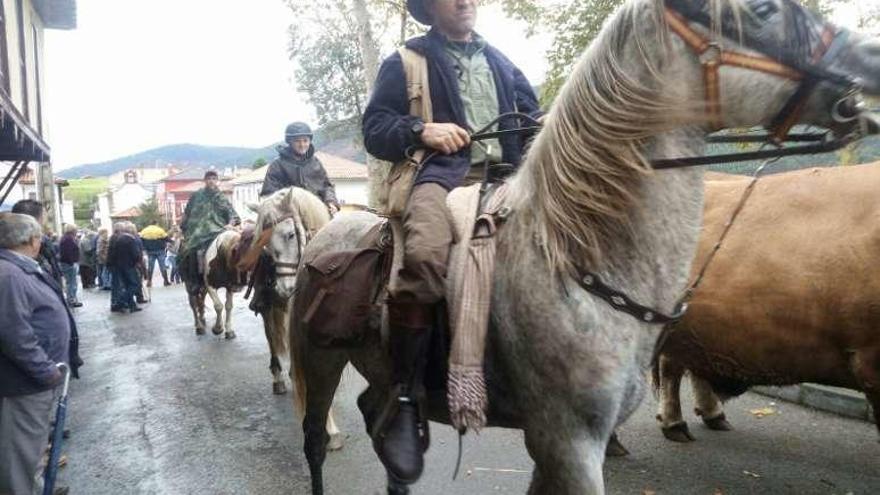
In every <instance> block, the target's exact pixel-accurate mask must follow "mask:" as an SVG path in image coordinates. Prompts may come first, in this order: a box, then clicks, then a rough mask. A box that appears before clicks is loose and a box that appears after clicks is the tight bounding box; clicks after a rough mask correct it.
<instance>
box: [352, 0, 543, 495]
mask: <svg viewBox="0 0 880 495" xmlns="http://www.w3.org/2000/svg"><path fill="white" fill-rule="evenodd" d="M407 7H408V9H409V11H410V13H411V14H412V16H413V17H414V18H415V19H416V20H418V21H419V22H422V23H424V24H427V25H430V26H431V30H430V31H429V32H428V33H427V34H426V35H425V36H420V37H417V38H413V39H411V40H409V41H407V42H406V46H407V48H409V49H411V50H414V51H416V52H417V53H419V54H421V55H423V56H424V57H425V58H426V59H427V65H428V82H429V86H430V97H431V104H432V108H433V114H434V121H433V122H423V121H422V120H420V119H419V118H417V117H414V116H411V115H409V101H408V97H407V89H406V75H405V73H404V69H403V63H402V60H401V57H400V54H399V53H395V54H393V55H392V56H390V57H388V58H387V59H386V60H385V61H384V62H383V63H382V66H381V68H380V69H379V74H378V77H377V80H376V83H375V84H374V86H373V87H374V88H375V89H374V92H373V94H372V96H371V98H370V102H369V104H368V106H367V109H366V111H365V113H364V120H363V132H364V144H365V146H366V148H367V151H369V152H370V153H371V154H372V155H374V156H376V157H378V158H380V159H383V160H387V161H391V162H398V161H400V160H402V159H403V158H404V157H405V152H406V150H407V149H408V148H410V147H413V146H419V147H424V148H428V149H429V150H432V151H436V152H437V154H436V155H435V156H433V157H432V158H431V159H430V160H428V161H427V162H426V163H424V164H423V165H422V167H421V169H420V172H419V175H418V176H417V178H416V180H415V185H414V187H413V190H412V193H411V195H410V199H409V202H408V204H407V208H406V211H405V212H404V218H403V222H404V231H405V232H406V240H405V249H404V262H403V268H402V269H401V270H400V272H399V273H398V277H399V279H398V282H399V285H398V288H397V290H396V291H395V293H393V294H391V297H390V300H389V302H388V309H389V315H390V325H391V334H390V349H391V358H392V360H393V362H394V370H393V376H392V379H393V383H394V384H395V387H394V388H393V393H392V394H393V396H394V397H392V398H390V399H391V400H392V401H393V402H391V403H390V407H389V408H388V409H387V410H389V411H392V412H391V413H389V414H383V417H384V418H387V419H385V420H384V421H382V424H379V425H374V428H373V430H372V431H373V434H374V438H373V440H374V447H375V448H376V452H377V454H378V455H379V458H380V459H381V460H382V462H383V464H384V465H385V467H386V468H387V469H388V471H389V472H390V473H391V475H392V476H394V477H395V478H396V479H397V480H398V481H400V482H402V483H413V482H415V481H416V480H417V479H418V478H419V476H420V475H421V472H422V469H423V466H424V459H423V454H424V448H423V445H426V444H427V442H424V441H423V440H424V439H425V438H426V436H427V427H428V424H427V420H426V418H424V417H422V416H421V414H420V412H419V410H420V409H419V407H418V404H417V403H416V402H417V401H418V396H419V395H420V388H421V381H422V376H423V374H424V367H425V362H426V361H427V359H426V355H427V350H428V343H429V340H430V330H431V322H432V321H433V318H434V313H435V310H436V309H435V308H436V305H437V303H438V302H440V301H441V300H442V299H443V296H444V291H445V289H444V281H445V278H446V263H447V259H448V256H449V246H450V244H451V243H452V228H451V226H450V224H449V221H448V220H447V218H446V205H445V201H446V195H447V194H448V192H449V191H450V190H451V189H453V188H455V187H458V186H460V185H463V184H464V183H465V181H466V180H468V179H469V178H476V177H480V176H481V175H482V172H483V170H482V168H480V165H482V164H483V163H485V162H487V161H488V162H489V163H510V164H513V165H518V164H519V162H520V161H521V159H522V155H523V148H524V145H525V139H526V137H525V136H522V135H519V134H508V135H505V136H503V137H501V138H499V139H497V140H494V141H489V142H483V143H480V144H478V145H474V146H470V144H471V143H470V133H471V132H476V131H478V130H480V129H482V128H483V127H485V126H486V125H488V124H490V123H491V122H492V121H493V120H494V119H495V118H497V117H498V116H499V115H501V114H504V113H507V112H513V111H517V112H521V113H527V114H530V115H532V116H535V117H537V116H539V115H540V109H539V106H538V101H537V98H536V97H535V94H534V91H533V90H532V87H531V85H530V84H529V82H528V81H527V80H526V78H525V76H524V75H523V73H522V72H521V71H520V70H519V69H518V68H516V66H514V65H513V63H512V62H511V61H510V60H508V59H507V57H505V56H504V55H503V54H502V53H501V52H500V51H498V50H497V49H496V48H494V47H493V46H491V45H489V44H488V43H487V42H486V41H485V40H484V39H483V38H482V37H480V36H479V35H478V34H477V33H475V32H474V30H473V29H474V23H475V21H476V9H477V5H476V1H475V0H408V2H407ZM519 126H520V122H519V120H518V119H517V118H513V117H511V118H504V119H501V121H500V122H499V124H498V128H499V129H502V130H503V129H511V128H515V127H519Z"/></svg>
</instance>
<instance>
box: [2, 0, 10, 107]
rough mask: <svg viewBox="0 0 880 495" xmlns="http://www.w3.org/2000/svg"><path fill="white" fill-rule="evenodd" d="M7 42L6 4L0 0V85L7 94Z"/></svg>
mask: <svg viewBox="0 0 880 495" xmlns="http://www.w3.org/2000/svg"><path fill="white" fill-rule="evenodd" d="M8 45H9V43H8V42H7V41H6V6H5V5H4V3H3V0H0V85H2V88H3V89H4V90H5V91H6V94H7V95H8V94H9V46H8Z"/></svg>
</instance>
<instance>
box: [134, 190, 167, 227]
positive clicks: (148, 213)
mask: <svg viewBox="0 0 880 495" xmlns="http://www.w3.org/2000/svg"><path fill="white" fill-rule="evenodd" d="M138 210H140V212H141V214H140V216H139V217H137V218H136V219H135V220H134V224H135V225H136V226H137V229H138V230H139V231H140V230H141V229H143V228H144V227H146V226H147V225H158V226H160V227H162V228H163V229H166V230H167V229H168V223H167V222H166V221H165V217H164V216H163V215H162V213H160V212H159V203H158V202H157V201H156V197H155V196H153V197H151V198H150V199H148V200H146V201H144V202H143V203H141V204H140V205H138Z"/></svg>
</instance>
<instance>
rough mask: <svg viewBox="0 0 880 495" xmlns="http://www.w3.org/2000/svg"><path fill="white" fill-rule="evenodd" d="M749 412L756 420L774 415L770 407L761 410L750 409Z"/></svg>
mask: <svg viewBox="0 0 880 495" xmlns="http://www.w3.org/2000/svg"><path fill="white" fill-rule="evenodd" d="M749 412H750V413H752V415H754V416H755V417H756V418H758V419H760V418H763V417H764V416H771V415H773V414H776V409H773V408H772V407H762V408H761V409H752V410H751V411H749Z"/></svg>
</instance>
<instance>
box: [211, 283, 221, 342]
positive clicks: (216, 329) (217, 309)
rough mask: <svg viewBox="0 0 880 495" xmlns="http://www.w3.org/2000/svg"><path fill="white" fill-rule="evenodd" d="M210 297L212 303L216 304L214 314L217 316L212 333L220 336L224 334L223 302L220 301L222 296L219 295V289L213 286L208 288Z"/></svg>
mask: <svg viewBox="0 0 880 495" xmlns="http://www.w3.org/2000/svg"><path fill="white" fill-rule="evenodd" d="M208 295H209V296H211V301H212V302H213V303H214V313H216V315H217V319H216V320H214V326H213V327H212V328H211V333H213V334H214V335H220V334H221V333H223V301H221V300H220V294H217V289H215V288H213V287H211V286H208Z"/></svg>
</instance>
